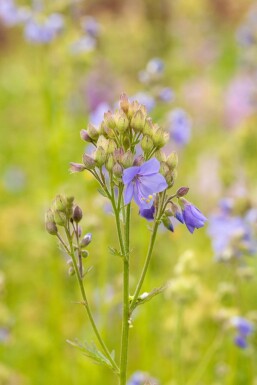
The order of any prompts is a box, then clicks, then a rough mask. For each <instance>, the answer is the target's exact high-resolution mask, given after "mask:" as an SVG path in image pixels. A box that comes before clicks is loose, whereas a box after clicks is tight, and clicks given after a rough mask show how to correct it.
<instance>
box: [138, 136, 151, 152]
mask: <svg viewBox="0 0 257 385" xmlns="http://www.w3.org/2000/svg"><path fill="white" fill-rule="evenodd" d="M141 147H142V150H143V151H144V152H150V151H151V150H152V149H153V141H152V139H151V138H150V136H148V135H145V136H144V137H143V139H142V141H141Z"/></svg>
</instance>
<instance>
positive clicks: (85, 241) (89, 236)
mask: <svg viewBox="0 0 257 385" xmlns="http://www.w3.org/2000/svg"><path fill="white" fill-rule="evenodd" d="M91 241H92V234H91V233H87V234H86V235H84V237H83V238H82V240H81V243H80V246H81V247H86V246H88V245H89V243H90V242H91Z"/></svg>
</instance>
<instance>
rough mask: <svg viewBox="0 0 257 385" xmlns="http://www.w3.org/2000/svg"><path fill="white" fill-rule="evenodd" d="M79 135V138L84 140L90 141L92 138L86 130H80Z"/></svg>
mask: <svg viewBox="0 0 257 385" xmlns="http://www.w3.org/2000/svg"><path fill="white" fill-rule="evenodd" d="M80 137H81V139H82V140H84V141H85V142H92V139H91V138H90V136H89V135H88V132H87V130H81V131H80Z"/></svg>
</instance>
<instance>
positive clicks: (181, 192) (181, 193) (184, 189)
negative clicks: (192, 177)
mask: <svg viewBox="0 0 257 385" xmlns="http://www.w3.org/2000/svg"><path fill="white" fill-rule="evenodd" d="M188 191H189V187H180V188H179V189H178V191H177V197H178V198H181V197H183V196H185V195H187V193H188Z"/></svg>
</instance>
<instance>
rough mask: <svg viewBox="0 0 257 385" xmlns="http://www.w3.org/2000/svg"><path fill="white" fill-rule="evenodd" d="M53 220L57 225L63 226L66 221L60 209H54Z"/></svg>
mask: <svg viewBox="0 0 257 385" xmlns="http://www.w3.org/2000/svg"><path fill="white" fill-rule="evenodd" d="M54 221H55V223H56V224H57V225H59V226H65V225H66V222H67V217H66V215H65V213H64V212H62V211H55V213H54Z"/></svg>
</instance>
